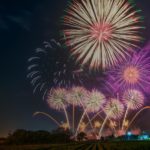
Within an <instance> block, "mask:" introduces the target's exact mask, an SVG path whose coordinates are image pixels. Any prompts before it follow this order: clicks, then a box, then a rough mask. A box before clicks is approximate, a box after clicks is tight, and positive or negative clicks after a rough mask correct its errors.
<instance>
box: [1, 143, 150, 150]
mask: <svg viewBox="0 0 150 150" xmlns="http://www.w3.org/2000/svg"><path fill="white" fill-rule="evenodd" d="M0 150H150V142H149V141H143V142H142V141H127V142H80V143H71V144H60V145H59V144H54V145H52V144H51V145H24V146H0Z"/></svg>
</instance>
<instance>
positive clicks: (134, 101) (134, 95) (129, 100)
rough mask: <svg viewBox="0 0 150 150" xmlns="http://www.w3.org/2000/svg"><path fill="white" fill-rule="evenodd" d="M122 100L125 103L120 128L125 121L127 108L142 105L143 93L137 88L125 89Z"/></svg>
mask: <svg viewBox="0 0 150 150" xmlns="http://www.w3.org/2000/svg"><path fill="white" fill-rule="evenodd" d="M123 100H124V103H125V105H126V111H125V115H124V119H123V123H122V129H123V127H124V126H125V125H124V124H125V121H126V118H127V115H128V111H129V110H136V109H139V108H140V107H142V106H143V105H144V95H143V94H142V92H140V91H138V90H133V89H132V90H127V91H125V93H124V95H123Z"/></svg>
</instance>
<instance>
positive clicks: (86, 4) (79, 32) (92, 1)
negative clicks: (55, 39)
mask: <svg viewBox="0 0 150 150" xmlns="http://www.w3.org/2000/svg"><path fill="white" fill-rule="evenodd" d="M139 22H141V19H140V17H139V16H138V14H137V11H134V9H133V7H132V6H130V3H129V2H127V1H126V0H107V1H106V0H81V1H77V0H74V1H73V2H72V4H71V5H70V6H69V8H68V10H67V11H66V15H65V16H64V26H65V29H64V34H65V39H66V44H67V45H68V46H69V47H70V49H71V50H70V51H71V54H72V55H73V56H76V60H77V61H78V62H81V63H82V64H83V65H85V64H88V66H89V68H91V69H99V68H103V69H104V68H108V67H111V66H114V65H116V64H117V63H118V62H121V61H123V60H124V59H125V58H126V56H129V55H130V53H131V52H132V50H133V48H135V47H137V45H136V43H137V42H139V41H140V40H141V37H140V36H139V35H138V32H139V29H140V28H142V27H141V26H139V25H138V23H139Z"/></svg>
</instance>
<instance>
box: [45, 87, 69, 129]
mask: <svg viewBox="0 0 150 150" xmlns="http://www.w3.org/2000/svg"><path fill="white" fill-rule="evenodd" d="M66 95H67V91H66V90H65V89H63V88H57V89H53V90H52V91H50V92H49V93H48V96H47V103H48V105H49V107H50V108H53V109H56V110H59V111H60V110H63V111H64V113H65V117H66V121H67V124H68V126H69V129H70V122H69V116H68V112H67V109H66V108H67V106H68V105H67V101H66Z"/></svg>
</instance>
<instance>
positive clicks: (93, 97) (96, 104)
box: [84, 90, 106, 113]
mask: <svg viewBox="0 0 150 150" xmlns="http://www.w3.org/2000/svg"><path fill="white" fill-rule="evenodd" d="M105 100H106V98H105V96H104V94H102V93H101V92H99V91H97V90H92V92H90V93H89V98H88V100H86V101H85V102H84V103H85V109H86V111H87V112H93V113H94V112H98V111H99V110H100V108H102V106H103V104H104V103H105Z"/></svg>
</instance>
